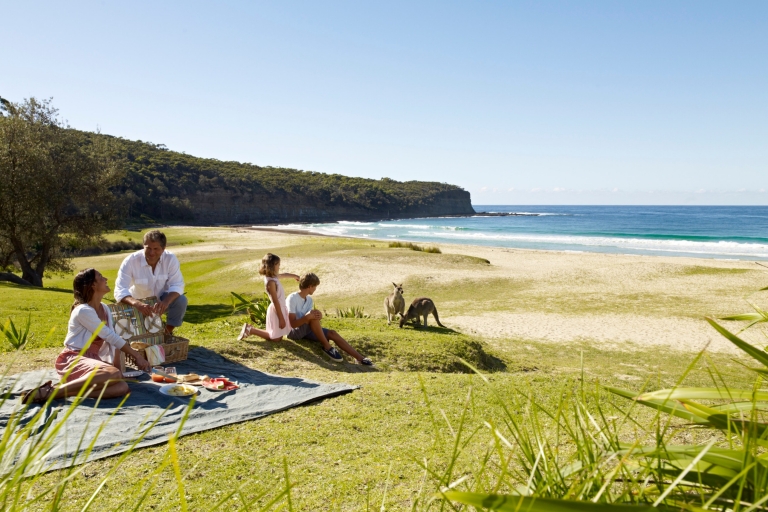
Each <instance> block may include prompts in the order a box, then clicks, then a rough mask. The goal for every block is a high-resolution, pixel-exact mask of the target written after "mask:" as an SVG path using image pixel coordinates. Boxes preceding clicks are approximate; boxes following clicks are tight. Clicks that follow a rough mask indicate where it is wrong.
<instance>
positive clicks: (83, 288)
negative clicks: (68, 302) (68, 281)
mask: <svg viewBox="0 0 768 512" xmlns="http://www.w3.org/2000/svg"><path fill="white" fill-rule="evenodd" d="M95 282H96V269H95V268H87V269H85V270H81V271H80V272H78V273H77V275H76V276H75V280H74V281H72V288H73V289H74V291H75V303H74V304H72V307H71V308H70V310H69V312H70V313H71V312H72V311H73V310H74V309H75V308H76V307H77V306H79V305H80V304H87V303H88V301H89V300H91V297H93V283H95Z"/></svg>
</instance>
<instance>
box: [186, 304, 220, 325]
mask: <svg viewBox="0 0 768 512" xmlns="http://www.w3.org/2000/svg"><path fill="white" fill-rule="evenodd" d="M231 314H232V306H229V305H227V304H190V305H189V306H187V314H186V315H184V321H185V322H189V323H191V324H202V323H205V322H210V321H211V320H218V319H219V318H226V317H228V316H230V315H231Z"/></svg>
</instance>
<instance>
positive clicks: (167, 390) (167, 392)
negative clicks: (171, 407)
mask: <svg viewBox="0 0 768 512" xmlns="http://www.w3.org/2000/svg"><path fill="white" fill-rule="evenodd" d="M176 386H182V387H185V388H189V389H190V390H192V391H193V392H192V393H190V394H188V395H172V394H171V389H173V388H175V387H176ZM160 392H161V393H162V394H164V395H168V396H175V397H177V398H186V397H188V396H192V395H196V394H198V393H199V392H200V390H199V389H197V388H196V387H193V386H190V385H189V384H166V385H165V386H161V387H160Z"/></svg>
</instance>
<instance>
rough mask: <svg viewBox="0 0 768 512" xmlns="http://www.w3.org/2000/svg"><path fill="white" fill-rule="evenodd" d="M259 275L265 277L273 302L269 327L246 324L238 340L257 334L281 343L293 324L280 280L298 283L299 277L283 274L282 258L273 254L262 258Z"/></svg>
mask: <svg viewBox="0 0 768 512" xmlns="http://www.w3.org/2000/svg"><path fill="white" fill-rule="evenodd" d="M259 274H261V275H263V276H264V286H265V287H266V289H267V294H268V295H269V300H270V302H271V304H270V305H269V308H267V327H266V329H264V330H262V329H257V328H256V327H254V326H252V325H251V324H249V323H245V324H243V328H242V329H241V330H240V336H238V337H237V339H238V340H242V339H245V338H247V337H248V336H250V335H251V334H255V335H256V336H259V337H261V338H264V339H265V340H270V341H280V340H282V339H283V336H287V335H288V333H289V332H291V323H290V322H289V321H288V307H287V306H286V304H285V290H284V289H283V285H282V284H280V279H288V278H289V277H290V278H291V279H295V280H296V281H298V280H299V276H297V275H296V274H281V273H280V258H279V257H278V256H277V255H275V254H272V253H271V252H268V253H267V254H266V256H264V257H263V258H261V265H260V266H259Z"/></svg>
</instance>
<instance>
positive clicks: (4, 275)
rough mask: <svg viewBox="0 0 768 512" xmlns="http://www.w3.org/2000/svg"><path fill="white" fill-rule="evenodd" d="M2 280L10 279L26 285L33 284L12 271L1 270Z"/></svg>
mask: <svg viewBox="0 0 768 512" xmlns="http://www.w3.org/2000/svg"><path fill="white" fill-rule="evenodd" d="M0 281H10V282H11V283H16V284H21V285H24V286H32V283H30V282H29V281H26V280H24V279H22V278H20V277H19V276H17V275H16V274H11V273H10V272H0Z"/></svg>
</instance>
